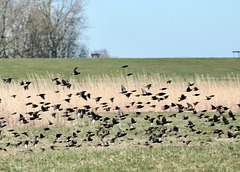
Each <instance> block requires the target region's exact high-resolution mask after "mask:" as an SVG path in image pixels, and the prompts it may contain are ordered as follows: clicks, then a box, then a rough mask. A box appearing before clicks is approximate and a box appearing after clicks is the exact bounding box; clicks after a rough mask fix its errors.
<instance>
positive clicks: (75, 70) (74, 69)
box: [72, 67, 80, 75]
mask: <svg viewBox="0 0 240 172" xmlns="http://www.w3.org/2000/svg"><path fill="white" fill-rule="evenodd" d="M77 69H78V67H73V74H72V75H79V74H80V72H78V71H77Z"/></svg>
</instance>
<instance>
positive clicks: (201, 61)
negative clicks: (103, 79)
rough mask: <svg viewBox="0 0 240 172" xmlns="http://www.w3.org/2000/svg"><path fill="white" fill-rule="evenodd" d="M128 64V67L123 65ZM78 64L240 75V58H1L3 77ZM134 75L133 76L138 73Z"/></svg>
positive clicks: (111, 70) (64, 71)
mask: <svg viewBox="0 0 240 172" xmlns="http://www.w3.org/2000/svg"><path fill="white" fill-rule="evenodd" d="M126 64H128V65H129V67H128V68H127V69H122V68H121V66H122V65H126ZM74 66H78V67H79V71H80V72H81V77H84V76H89V75H90V76H99V75H100V76H101V75H110V76H117V75H119V73H122V74H126V73H131V72H132V73H133V74H134V75H141V74H145V75H151V74H160V75H166V76H175V75H177V76H181V77H194V76H195V75H207V74H210V75H212V76H214V77H217V78H219V77H222V76H226V75H228V74H232V73H234V74H240V68H239V66H240V58H143V59H139V58H136V59H135V58H131V59H128V58H126V59H120V58H114V59H0V71H1V75H0V76H1V77H13V78H14V79H18V78H26V77H27V76H28V75H31V74H38V75H42V76H46V75H48V73H50V74H54V75H56V74H60V75H63V76H64V77H69V76H70V75H71V73H72V68H73V67H74ZM134 75H133V76H134Z"/></svg>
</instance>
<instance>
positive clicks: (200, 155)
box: [0, 58, 240, 172]
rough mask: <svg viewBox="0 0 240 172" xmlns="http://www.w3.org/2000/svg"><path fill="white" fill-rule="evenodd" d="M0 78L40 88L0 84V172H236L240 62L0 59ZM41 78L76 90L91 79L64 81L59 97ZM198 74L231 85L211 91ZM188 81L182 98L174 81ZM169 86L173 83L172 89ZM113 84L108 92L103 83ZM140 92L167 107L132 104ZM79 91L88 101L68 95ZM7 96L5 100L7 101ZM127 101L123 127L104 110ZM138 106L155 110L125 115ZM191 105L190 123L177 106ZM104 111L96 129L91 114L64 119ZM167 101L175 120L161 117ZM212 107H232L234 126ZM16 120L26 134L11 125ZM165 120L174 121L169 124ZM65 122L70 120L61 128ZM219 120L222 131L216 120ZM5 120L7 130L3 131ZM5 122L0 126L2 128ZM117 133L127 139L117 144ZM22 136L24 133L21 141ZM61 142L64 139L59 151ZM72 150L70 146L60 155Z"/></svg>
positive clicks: (216, 84)
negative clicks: (59, 81) (82, 112)
mask: <svg viewBox="0 0 240 172" xmlns="http://www.w3.org/2000/svg"><path fill="white" fill-rule="evenodd" d="M123 65H129V67H128V68H126V69H122V68H121V66H123ZM74 66H78V67H79V68H78V71H80V72H81V74H80V75H78V76H72V75H71V74H72V68H73V67H74ZM0 71H1V74H0V78H5V77H12V78H13V80H18V79H31V77H29V76H33V75H35V74H36V76H37V78H38V83H39V82H42V83H41V84H37V83H36V82H33V83H31V85H30V86H29V90H24V89H23V88H22V86H20V85H19V83H18V82H15V81H14V82H13V83H12V85H9V84H8V83H4V82H1V83H0V85H1V89H0V93H1V95H0V98H1V101H0V102H1V103H0V111H1V114H0V171H24V172H25V171H44V172H45V171H64V172H65V171H71V172H72V171H96V172H99V171H106V172H108V171H116V172H119V171H153V172H158V171H189V172H191V171H214V172H215V171H240V162H239V159H240V144H239V143H240V122H239V120H240V112H239V108H238V105H237V103H240V99H238V97H239V96H240V95H239V94H240V92H239V89H238V87H239V86H238V85H239V76H240V59H238V58H191V59H190V58H189V59H188V58H173V59H167V58H150V59H147V58H143V59H118V58H116V59H0ZM131 72H132V73H133V76H130V77H129V78H130V79H129V80H124V78H123V80H121V78H122V76H126V74H127V73H131ZM49 75H50V78H51V77H53V76H58V75H61V77H60V79H61V78H62V77H64V78H69V77H71V78H74V79H76V80H77V81H78V79H79V80H81V79H84V78H89V77H99V78H100V79H98V80H91V79H89V80H87V81H88V82H86V83H83V82H79V83H80V84H79V85H78V84H77V83H76V82H75V80H70V81H71V83H73V85H74V87H75V88H73V87H71V89H67V88H65V87H62V86H56V85H54V82H52V81H51V80H50V79H49ZM106 75H108V76H110V78H111V77H113V78H114V79H113V80H111V79H109V77H105V76H106ZM202 75H203V76H207V75H210V76H211V77H212V78H214V79H221V78H223V77H226V76H231V77H233V78H234V77H235V76H236V78H235V79H229V80H228V81H226V82H225V81H224V82H220V81H218V80H214V81H212V80H211V79H207V80H204V79H203V80H201V79H199V76H202ZM39 76H43V77H44V79H43V80H41V77H39ZM141 76H144V77H141ZM146 76H154V77H152V78H151V77H149V78H148V77H146ZM160 76H165V77H166V78H171V79H173V81H172V83H171V84H167V83H166V78H160V79H159V77H160ZM195 76H198V77H196V78H197V79H196V80H195V81H194V82H196V83H195V85H193V86H191V88H193V87H195V86H196V87H198V88H199V89H200V91H196V92H195V91H194V92H193V91H190V92H188V93H187V92H186V91H185V90H186V88H187V87H188V84H189V83H188V81H182V80H181V79H189V78H194V77H195ZM104 77H105V78H104ZM131 77H133V80H131ZM174 77H176V78H178V79H175V80H174ZM39 78H40V79H39ZM101 78H102V79H101ZM134 78H135V79H136V80H134ZM142 78H144V79H142ZM179 78H180V79H179ZM148 79H149V80H148ZM45 81H46V82H45ZM105 81H106V82H107V85H106V83H105ZM112 81H113V82H116V83H115V84H112V83H111V82H112ZM191 81H192V80H191ZM122 83H123V84H124V85H125V86H127V89H128V90H129V91H130V90H132V89H137V91H136V92H132V95H131V97H130V98H127V97H126V96H124V95H123V94H119V92H120V86H121V84H122ZM148 83H152V84H153V86H152V88H151V89H150V90H147V89H146V88H145V87H144V86H145V85H146V84H148ZM84 84H85V85H84ZM39 87H41V88H39ZM136 87H137V88H136ZM163 87H168V88H167V90H161V89H160V88H163ZM141 88H145V89H146V90H147V91H151V92H152V93H153V95H155V94H156V93H159V92H166V93H167V94H168V95H169V97H170V98H169V99H168V98H166V99H167V100H166V99H165V100H164V99H162V100H161V101H159V102H158V100H154V101H153V100H151V96H149V97H147V96H143V95H141V96H140V97H137V96H136V97H135V95H137V94H142V92H141ZM56 90H59V91H60V92H59V93H57V94H56V93H55V92H54V91H56ZM82 90H86V91H87V93H88V92H90V93H91V94H92V97H91V99H90V98H89V99H88V100H87V101H85V100H83V99H82V98H81V97H78V96H76V92H78V91H82ZM175 91H176V92H175ZM205 91H206V92H205ZM213 92H214V93H213ZM223 92H226V94H223ZM39 93H46V97H45V98H46V99H42V98H40V97H39V96H37V94H39ZM195 93H201V95H200V96H199V97H195V96H193V94H195ZM15 94H16V97H15V98H14V97H13V96H12V95H15ZM69 94H72V97H71V96H70V97H71V102H70V103H68V102H66V101H63V100H64V99H65V98H69V97H67V95H69ZM173 94H174V95H173ZM181 94H185V95H187V100H183V101H178V99H179V96H180V95H181ZM211 94H215V97H212V99H211V100H206V96H209V95H211ZM27 96H30V98H27ZM97 96H103V98H102V99H101V101H100V102H99V103H97V102H95V100H94V97H97ZM110 97H115V100H114V103H115V102H116V103H118V104H111V102H110V100H109V98H110ZM159 97H160V96H159ZM159 97H158V98H159ZM170 100H171V101H170ZM128 101H129V102H128ZM130 101H131V102H132V101H135V104H134V106H132V107H130V108H132V109H133V110H132V111H127V110H128V109H126V108H125V109H124V112H123V113H124V114H125V117H126V118H125V119H124V118H123V119H122V117H120V116H119V115H118V113H117V112H118V111H117V110H113V107H115V106H116V105H119V106H122V107H125V105H129V103H130ZM137 101H138V103H139V105H140V104H141V105H144V106H145V107H147V106H150V105H152V104H157V106H156V107H157V108H156V110H155V111H151V108H150V110H149V111H144V110H143V109H134V108H133V107H135V105H136V104H137ZM141 101H142V102H141ZM197 101H200V103H199V104H198V105H197V106H196V107H195V105H194V108H198V106H200V107H201V108H200V107H199V109H200V110H199V111H198V112H197V113H196V114H193V113H192V112H191V111H189V110H188V109H187V106H186V102H189V103H191V104H193V103H194V102H197ZM238 101H239V102H238ZM28 102H31V103H32V105H33V104H35V105H36V104H37V105H38V108H33V107H31V105H30V106H29V105H28V106H26V105H25V104H26V103H28ZM106 102H107V104H108V106H112V107H111V108H112V109H111V111H110V112H108V113H106V112H103V111H100V110H98V111H97V112H96V113H98V114H99V115H100V116H102V119H103V118H106V117H109V118H110V119H108V120H106V121H105V122H104V121H103V120H96V122H95V123H93V122H92V121H91V117H92V116H91V115H86V116H84V117H83V118H79V117H77V116H76V114H75V111H74V112H68V113H64V112H66V109H67V108H74V107H78V108H83V105H85V104H88V105H89V104H90V105H91V106H94V107H95V106H99V109H101V108H102V107H104V103H106ZM147 102H148V103H149V104H147ZM171 102H174V103H181V104H182V105H183V106H184V108H183V111H184V112H179V113H178V110H176V109H177V108H176V107H171V108H170V109H168V110H162V107H163V106H164V105H166V104H169V105H170V104H171ZM47 103H48V105H47ZM57 103H61V104H62V105H61V107H62V108H63V110H62V111H60V112H57V111H54V110H53V108H52V107H53V106H52V105H54V104H57ZM101 103H103V104H101ZM206 104H207V105H206ZM211 104H214V105H219V104H221V105H222V106H228V107H234V115H235V118H236V120H233V119H232V118H231V117H230V116H229V114H228V112H229V111H228V110H224V111H223V109H224V107H220V111H221V113H220V111H216V110H210V109H211ZM42 105H44V106H46V107H47V106H49V108H50V110H51V111H46V112H44V111H42V110H41V106H42ZM101 106H102V107H101ZM225 108H226V107H225ZM158 109H159V110H158ZM204 109H208V110H207V112H205V111H204V112H202V110H204ZM38 110H39V112H38ZM91 110H92V109H91ZM125 110H126V111H125ZM141 110H142V113H141V115H139V116H137V115H136V111H140V112H141ZM174 110H175V111H174ZM13 112H16V113H13ZM27 112H38V113H39V114H40V117H38V118H36V119H34V120H30V118H31V117H32V116H31V115H30V113H29V114H28V113H27ZM52 112H56V117H53V116H52V115H51V113H52ZM20 113H22V114H23V116H24V117H25V118H26V119H27V120H28V121H29V124H30V125H25V124H23V121H20ZM174 113H176V116H171V115H172V114H174ZM201 113H202V114H203V115H201ZM63 115H69V116H67V117H66V116H63ZM147 115H148V116H149V117H150V118H155V119H154V122H153V125H151V124H150V121H149V119H144V118H146V116H147ZM214 115H217V119H216V117H215V119H214ZM163 116H165V117H166V118H167V121H172V122H169V123H167V124H164V125H161V124H157V122H156V120H159V121H162V120H163ZM68 117H70V119H71V118H74V119H75V120H72V121H71V120H70V121H69V120H67V119H68ZM224 117H225V118H226V119H227V120H228V122H229V124H228V123H226V121H224V120H223V119H224ZM113 118H116V119H117V120H118V121H119V123H118V124H114V125H113V126H110V127H109V128H107V127H106V126H107V125H109V124H112V119H113ZM131 118H134V119H135V120H136V121H137V122H136V123H134V124H133V125H134V127H135V129H134V130H130V128H129V126H128V124H129V123H131V122H130V121H131ZM186 118H188V119H186ZM5 120H6V121H7V122H4V121H5ZM48 120H49V121H51V122H53V125H49V121H48ZM214 120H215V121H214ZM9 121H11V123H10V122H9ZM189 121H191V122H192V123H193V124H194V125H195V126H194V127H193V128H192V129H191V127H190V126H189V125H188V123H189ZM213 121H214V122H213ZM8 122H9V123H8ZM5 123H6V124H7V125H6V126H4V124H5ZM15 124H16V125H15ZM103 126H105V127H106V128H105V127H103ZM174 126H176V127H179V131H174V129H173V128H174ZM46 127H49V130H44V129H45V128H46ZM119 128H120V129H122V130H123V131H125V133H127V134H126V135H125V136H121V137H120V136H119V134H118V132H120V129H119ZM149 128H152V129H150V130H151V132H149V131H148V132H146V130H148V129H149ZM11 129H13V130H14V131H12V130H11ZM99 129H100V130H99ZM96 130H99V135H97V134H96ZM105 130H108V131H109V134H108V135H106V136H104V137H103V135H104V131H105ZM217 130H221V132H220V134H218V133H215V132H216V131H217ZM77 131H78V132H77ZM164 131H165V132H164ZM23 132H27V133H28V136H26V135H25V134H23ZM73 132H75V133H77V137H74V136H73ZM90 132H92V133H93V134H94V135H93V136H91V139H92V140H91V139H90V140H88V139H89V136H88V133H90ZM14 133H15V134H14ZM16 133H17V134H19V136H18V135H17V134H16ZM41 133H42V134H43V135H44V136H45V137H44V138H40V137H38V141H39V143H38V145H37V147H34V146H33V141H34V137H35V136H40V134H41ZM59 133H61V134H62V136H61V138H60V139H59V140H58V139H56V134H59ZM229 133H230V134H229ZM159 135H161V139H160V138H159V137H160V136H159ZM69 136H71V138H70V141H69V142H67V137H69ZM115 137H116V138H115ZM112 138H115V143H114V144H112V143H111V139H112ZM159 139H160V140H159ZM25 140H28V141H29V147H28V149H26V148H25V147H24V144H23V142H24V141H25ZM75 141H76V144H74V145H72V146H69V145H71V143H73V142H75ZM106 142H107V143H106ZM18 143H19V144H18ZM51 146H54V149H51Z"/></svg>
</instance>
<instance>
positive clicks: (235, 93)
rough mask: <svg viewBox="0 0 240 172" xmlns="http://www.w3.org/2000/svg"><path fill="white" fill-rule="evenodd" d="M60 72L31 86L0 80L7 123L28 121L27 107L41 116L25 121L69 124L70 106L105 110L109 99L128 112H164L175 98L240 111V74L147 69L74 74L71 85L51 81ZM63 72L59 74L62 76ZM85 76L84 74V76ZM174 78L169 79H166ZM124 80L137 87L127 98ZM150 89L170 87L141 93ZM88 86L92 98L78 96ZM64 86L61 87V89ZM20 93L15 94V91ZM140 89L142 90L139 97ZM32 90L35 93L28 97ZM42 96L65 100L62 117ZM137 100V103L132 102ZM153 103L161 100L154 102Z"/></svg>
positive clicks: (50, 100)
mask: <svg viewBox="0 0 240 172" xmlns="http://www.w3.org/2000/svg"><path fill="white" fill-rule="evenodd" d="M54 77H56V76H52V75H49V76H48V77H41V76H37V75H34V76H29V77H28V78H27V79H23V81H31V82H32V83H31V84H30V85H29V89H28V90H24V89H23V87H22V86H20V84H19V83H20V81H13V82H12V83H11V84H8V83H3V82H1V83H0V98H1V103H0V117H1V116H4V117H5V119H6V120H7V122H8V126H19V125H23V124H21V123H19V122H18V121H19V115H20V114H22V115H24V116H25V117H26V118H27V119H28V118H29V115H28V114H27V113H28V112H35V111H40V112H39V113H40V114H41V115H40V116H41V118H42V120H33V121H31V122H29V123H28V124H27V125H24V126H42V125H47V124H48V120H51V121H52V122H56V121H58V124H59V125H62V124H65V125H67V124H69V123H68V122H66V120H64V119H62V118H60V117H59V116H61V115H62V114H63V112H64V110H65V109H66V108H84V107H83V106H85V105H90V106H91V110H93V111H96V109H95V108H96V107H99V108H98V109H97V112H99V113H102V112H105V110H104V107H103V105H102V104H101V103H104V102H106V103H107V106H108V107H111V108H110V112H117V110H115V107H116V106H118V107H120V108H121V109H122V110H123V111H124V112H136V111H141V112H148V111H155V112H162V111H171V112H174V111H177V109H176V107H171V108H169V109H167V110H163V106H164V105H170V104H171V103H180V104H182V105H183V106H187V103H190V104H193V103H194V102H199V103H198V104H197V105H196V107H195V108H196V110H197V111H202V110H208V111H211V104H212V105H215V106H218V105H222V106H226V107H229V108H230V109H231V110H232V111H233V112H239V111H240V108H239V107H238V105H237V104H238V103H240V76H238V75H229V76H226V77H223V78H222V79H215V78H212V77H211V76H210V75H209V76H205V77H204V76H196V77H195V78H192V79H188V80H186V79H182V78H180V77H177V76H175V77H171V78H168V77H166V76H160V75H152V76H151V77H148V76H147V75H141V76H134V78H133V77H124V76H123V75H120V76H119V77H111V76H107V75H106V76H102V77H98V78H96V77H95V78H94V77H90V76H89V77H86V78H83V79H80V78H77V79H76V77H78V76H76V77H72V78H70V79H69V82H70V83H71V84H72V87H71V88H70V89H68V88H66V87H63V86H59V85H58V86H57V85H55V82H53V81H51V79H52V78H54ZM57 77H59V78H60V81H61V79H62V77H61V76H60V75H59V76H57ZM79 77H81V76H79ZM168 80H171V81H172V82H171V83H170V84H167V81H168ZM188 82H190V83H194V85H193V86H192V87H191V88H193V87H197V88H199V90H198V91H191V92H186V89H187V87H188ZM121 84H122V85H124V87H126V89H127V91H130V92H131V91H132V90H136V92H132V95H131V96H130V97H129V98H127V97H126V96H125V95H123V94H120V92H121ZM147 84H152V87H151V88H150V90H148V89H147V88H145V86H146V85H147ZM142 88H143V89H145V90H146V91H147V92H151V93H152V96H153V95H155V94H157V93H160V92H165V93H166V95H168V96H169V97H168V98H167V99H165V100H160V101H157V100H152V98H151V97H152V96H142V95H141V94H142V91H141V89H142ZM162 88H167V89H166V90H161V89H162ZM83 90H85V91H86V93H90V94H91V99H88V100H87V101H85V100H84V99H82V98H81V97H80V96H76V93H77V92H80V91H83ZM56 91H59V93H56ZM40 93H44V94H46V96H45V100H43V99H42V98H41V97H39V96H37V95H38V94H40ZM197 93H198V94H200V95H199V96H193V95H194V94H197ZM69 94H72V96H71V97H70V99H71V100H70V102H69V103H68V102H66V101H65V100H64V99H66V98H68V96H67V95H69ZM181 94H184V95H186V96H187V98H186V100H183V101H178V100H179V97H180V96H181ZM12 95H16V97H15V98H14V97H12ZM136 95H140V96H139V97H136ZM209 95H215V96H214V97H213V98H211V100H206V96H209ZM28 96H31V97H29V98H27V97H28ZM96 97H102V98H101V100H100V102H98V103H96V101H95V99H94V98H96ZM112 97H114V102H111V101H110V98H112ZM29 102H32V103H33V104H37V105H38V107H37V108H32V106H31V105H28V106H26V103H29ZM40 102H44V103H50V104H49V105H48V106H53V105H55V104H61V107H62V108H63V111H62V112H57V118H53V117H52V116H51V114H52V113H54V110H53V108H52V107H50V108H49V111H47V112H41V106H42V104H40ZM132 102H135V104H134V105H131V103H132ZM137 102H138V103H139V102H142V104H141V105H142V106H144V107H143V108H141V109H137V108H136V105H137ZM152 105H156V106H155V108H154V107H152Z"/></svg>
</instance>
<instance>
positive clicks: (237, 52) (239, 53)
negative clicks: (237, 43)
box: [232, 51, 240, 57]
mask: <svg viewBox="0 0 240 172" xmlns="http://www.w3.org/2000/svg"><path fill="white" fill-rule="evenodd" d="M232 53H233V57H234V54H237V56H238V57H239V55H240V51H232Z"/></svg>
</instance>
